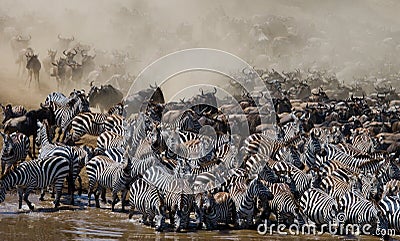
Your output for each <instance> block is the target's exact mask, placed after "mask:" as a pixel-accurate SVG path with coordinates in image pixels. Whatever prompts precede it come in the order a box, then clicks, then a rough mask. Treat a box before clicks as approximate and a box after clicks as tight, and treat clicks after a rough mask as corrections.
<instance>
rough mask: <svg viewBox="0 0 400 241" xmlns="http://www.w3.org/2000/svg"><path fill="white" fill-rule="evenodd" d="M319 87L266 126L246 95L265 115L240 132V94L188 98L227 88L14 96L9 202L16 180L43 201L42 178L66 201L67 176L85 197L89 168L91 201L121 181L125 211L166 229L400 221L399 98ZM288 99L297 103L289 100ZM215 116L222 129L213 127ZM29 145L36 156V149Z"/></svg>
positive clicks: (9, 124)
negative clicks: (235, 103)
mask: <svg viewBox="0 0 400 241" xmlns="http://www.w3.org/2000/svg"><path fill="white" fill-rule="evenodd" d="M159 92H160V88H157V90H156V91H155V93H159ZM313 95H314V96H312V97H313V98H312V100H313V101H312V102H311V101H310V102H309V104H307V105H304V106H303V105H302V107H301V108H298V106H297V107H296V106H294V105H295V102H294V101H293V100H292V101H290V102H289V103H287V100H288V99H287V97H284V98H274V99H273V103H274V105H275V109H276V113H277V115H276V118H277V123H276V124H275V125H274V128H275V130H276V131H270V130H262V128H259V126H257V123H258V124H259V120H258V119H257V118H251V117H252V115H253V114H254V111H251V110H254V107H255V106H256V105H257V104H258V103H257V102H260V99H257V98H250V97H249V95H243V96H239V98H241V99H240V100H239V103H240V105H241V106H242V107H244V108H243V109H244V113H245V114H244V115H245V120H247V121H248V122H249V126H250V127H252V126H253V127H254V128H250V135H249V136H247V137H245V138H241V137H240V136H235V135H231V131H232V129H233V128H234V125H236V124H238V123H240V122H241V121H240V120H243V119H240V118H239V117H238V116H233V117H232V118H228V117H226V116H224V113H222V111H221V110H225V109H227V108H229V107H230V106H229V102H226V103H224V101H223V100H220V102H219V103H222V105H221V106H220V107H219V108H216V107H208V108H207V107H206V108H204V106H202V107H199V106H197V107H196V106H194V107H193V106H192V107H190V108H187V109H185V108H184V107H185V106H186V105H185V104H190V102H191V101H193V99H196V98H197V99H199V98H200V99H201V98H203V100H204V99H205V100H207V101H205V102H203V103H211V104H212V103H215V102H216V98H217V97H216V96H215V92H214V93H213V92H212V93H203V91H201V94H198V95H197V96H195V97H193V99H191V100H188V101H184V100H181V102H174V103H164V101H163V97H162V95H160V96H154V95H153V96H152V98H151V99H148V100H147V105H146V106H145V108H144V109H143V110H141V111H139V112H138V113H136V114H135V115H132V116H129V117H124V116H125V113H124V109H125V108H124V107H125V106H126V105H127V103H126V102H125V101H127V100H124V101H122V102H121V103H117V104H116V105H115V106H113V107H112V108H110V110H109V111H108V112H107V113H96V112H91V110H90V108H89V101H88V100H87V96H86V94H85V92H84V91H83V90H74V91H72V92H71V93H70V95H69V96H68V97H67V96H65V95H64V94H62V93H59V92H54V93H51V94H49V95H48V96H47V98H46V100H45V101H44V104H41V107H40V109H38V110H31V111H27V110H26V109H25V108H24V107H22V106H11V105H7V106H5V107H4V106H2V107H3V113H4V118H5V119H4V121H3V124H4V126H3V127H4V130H3V131H4V132H1V135H2V137H3V140H4V142H3V143H4V144H3V147H2V152H1V162H2V174H3V175H2V177H1V180H0V202H4V200H5V194H6V191H7V190H10V189H11V188H15V187H16V188H17V192H18V196H19V208H21V207H22V199H23V200H24V201H25V202H26V203H27V205H28V206H29V208H30V209H31V210H33V209H34V206H33V204H32V203H31V202H30V201H29V200H28V197H29V194H30V193H31V192H32V191H33V190H34V189H40V190H41V196H40V200H44V196H45V194H46V190H48V189H47V188H48V187H49V186H50V187H52V188H53V192H52V193H53V195H54V194H55V201H54V204H55V208H58V207H59V205H60V199H61V196H62V191H63V185H64V182H65V180H66V181H67V184H68V196H67V199H69V201H70V204H71V205H74V193H75V191H76V187H75V181H76V180H78V183H79V184H80V185H79V188H78V190H77V191H78V194H79V195H81V194H82V181H81V177H80V175H87V177H88V180H89V183H88V206H89V207H90V206H91V201H92V200H91V199H92V196H93V195H94V199H95V206H96V207H97V208H99V207H100V201H103V202H106V191H107V190H108V189H111V191H112V201H111V205H112V211H115V205H116V204H117V203H118V202H121V204H122V211H125V206H126V205H129V206H130V210H129V217H130V218H131V217H132V216H133V214H134V213H135V212H139V213H140V214H142V222H143V223H144V224H146V225H151V226H152V227H155V229H156V230H158V231H161V230H171V229H172V230H175V231H178V230H183V229H190V228H198V229H201V228H206V229H220V228H223V227H225V228H239V229H243V228H253V229H254V228H255V227H256V226H255V225H257V224H260V223H267V224H273V223H279V224H284V225H287V227H289V226H290V225H292V224H297V225H299V226H303V225H310V224H313V225H316V226H317V227H320V228H321V229H324V228H323V227H324V224H328V223H330V222H337V217H338V215H343V214H344V215H345V219H344V220H340V221H341V222H343V223H348V224H357V225H361V226H362V225H366V224H369V225H372V227H374V228H375V231H376V230H388V229H393V230H396V232H400V164H399V155H400V148H399V147H400V145H398V144H397V143H398V140H400V136H399V135H398V134H396V133H398V131H399V129H398V126H400V125H399V123H400V122H399V120H400V115H399V112H398V111H397V109H396V108H397V107H396V106H398V104H399V103H398V102H393V101H392V102H390V103H389V102H388V103H386V104H383V105H372V104H371V103H372V102H370V101H369V100H368V97H364V96H363V97H362V98H361V97H353V96H352V97H351V98H348V99H345V100H341V101H338V100H329V98H318V97H320V96H321V95H322V93H321V91H317V92H315V91H314V92H313ZM324 96H325V95H324ZM260 98H262V97H260ZM282 103H286V104H287V105H290V107H291V108H289V109H288V111H282V108H281V106H282ZM133 104H135V105H139V104H141V103H139V102H134V103H133ZM292 104H293V106H292ZM214 106H216V105H214ZM395 107H396V108H395ZM258 115H261V113H257V115H256V117H257V116H258ZM253 117H254V116H253ZM235 118H238V120H239V121H236V122H235ZM228 119H229V122H228ZM321 119H322V121H321ZM231 120H232V122H231ZM250 122H251V123H250ZM253 122H254V123H253ZM232 123H233V124H232ZM206 125H208V126H212V127H213V130H214V131H215V133H216V134H215V135H214V136H209V135H207V134H206V133H205V132H203V130H204V128H203V127H205V126H206ZM260 129H261V130H260ZM32 130H34V131H32ZM57 130H58V135H56V134H55V133H56V131H57ZM85 134H88V135H92V136H97V143H96V146H95V147H94V146H90V145H86V144H82V143H80V142H79V141H80V139H81V137H82V136H83V135H85ZM31 135H33V140H34V143H33V144H31V143H30V138H29V137H30V136H31ZM56 137H57V138H56ZM35 145H36V146H39V147H40V149H39V152H38V156H37V157H35V156H36V153H35V149H34V146H35ZM30 147H32V149H33V151H31V148H30ZM205 147H206V148H205ZM28 154H29V155H30V156H31V159H32V160H29V161H24V160H25V158H26V157H27V155H28ZM82 170H85V171H82ZM128 193H129V194H128ZM128 195H129V198H128V197H127V196H128ZM128 200H129V201H128ZM375 233H376V232H375Z"/></svg>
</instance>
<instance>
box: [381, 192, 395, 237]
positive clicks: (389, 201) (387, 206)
mask: <svg viewBox="0 0 400 241" xmlns="http://www.w3.org/2000/svg"><path fill="white" fill-rule="evenodd" d="M379 206H380V207H381V208H382V209H383V211H384V214H385V215H384V216H386V217H387V218H388V222H389V228H393V229H395V230H396V231H397V232H400V197H399V196H385V197H384V198H382V200H381V201H380V202H379Z"/></svg>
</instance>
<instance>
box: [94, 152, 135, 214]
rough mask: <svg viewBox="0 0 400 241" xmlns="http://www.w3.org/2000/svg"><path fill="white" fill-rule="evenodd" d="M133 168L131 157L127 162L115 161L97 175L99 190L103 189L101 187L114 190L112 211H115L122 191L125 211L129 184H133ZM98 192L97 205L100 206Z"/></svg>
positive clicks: (96, 195)
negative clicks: (119, 193)
mask: <svg viewBox="0 0 400 241" xmlns="http://www.w3.org/2000/svg"><path fill="white" fill-rule="evenodd" d="M131 170H132V163H131V159H130V158H127V160H126V161H125V163H118V162H117V163H113V164H112V165H110V166H107V167H105V169H104V170H103V171H102V172H101V173H100V175H99V176H97V182H98V187H97V192H100V191H101V188H111V190H112V198H113V200H112V203H111V211H112V212H114V207H115V204H116V203H118V201H119V200H118V192H119V191H122V196H121V202H122V211H125V199H126V194H127V193H128V189H129V186H130V184H131V181H132V178H131ZM98 196H99V195H98V194H95V197H96V198H97V199H96V206H98V207H99V206H100V203H99V200H98Z"/></svg>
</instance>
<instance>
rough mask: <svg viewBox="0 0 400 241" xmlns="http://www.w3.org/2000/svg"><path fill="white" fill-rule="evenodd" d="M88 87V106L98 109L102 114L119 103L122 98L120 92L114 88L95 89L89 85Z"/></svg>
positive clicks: (110, 86) (95, 87)
mask: <svg viewBox="0 0 400 241" xmlns="http://www.w3.org/2000/svg"><path fill="white" fill-rule="evenodd" d="M90 87H91V88H90V91H89V93H88V100H89V103H90V106H91V107H98V108H100V111H102V112H104V111H105V110H108V109H110V108H111V107H112V106H114V105H115V104H117V103H119V102H121V100H122V98H123V94H122V92H121V91H119V90H117V89H116V88H114V87H113V86H112V85H101V86H100V87H97V86H94V85H93V83H91V86H90Z"/></svg>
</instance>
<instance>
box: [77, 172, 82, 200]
mask: <svg viewBox="0 0 400 241" xmlns="http://www.w3.org/2000/svg"><path fill="white" fill-rule="evenodd" d="M78 183H79V189H78V195H79V196H81V195H82V178H81V176H80V175H78Z"/></svg>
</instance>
